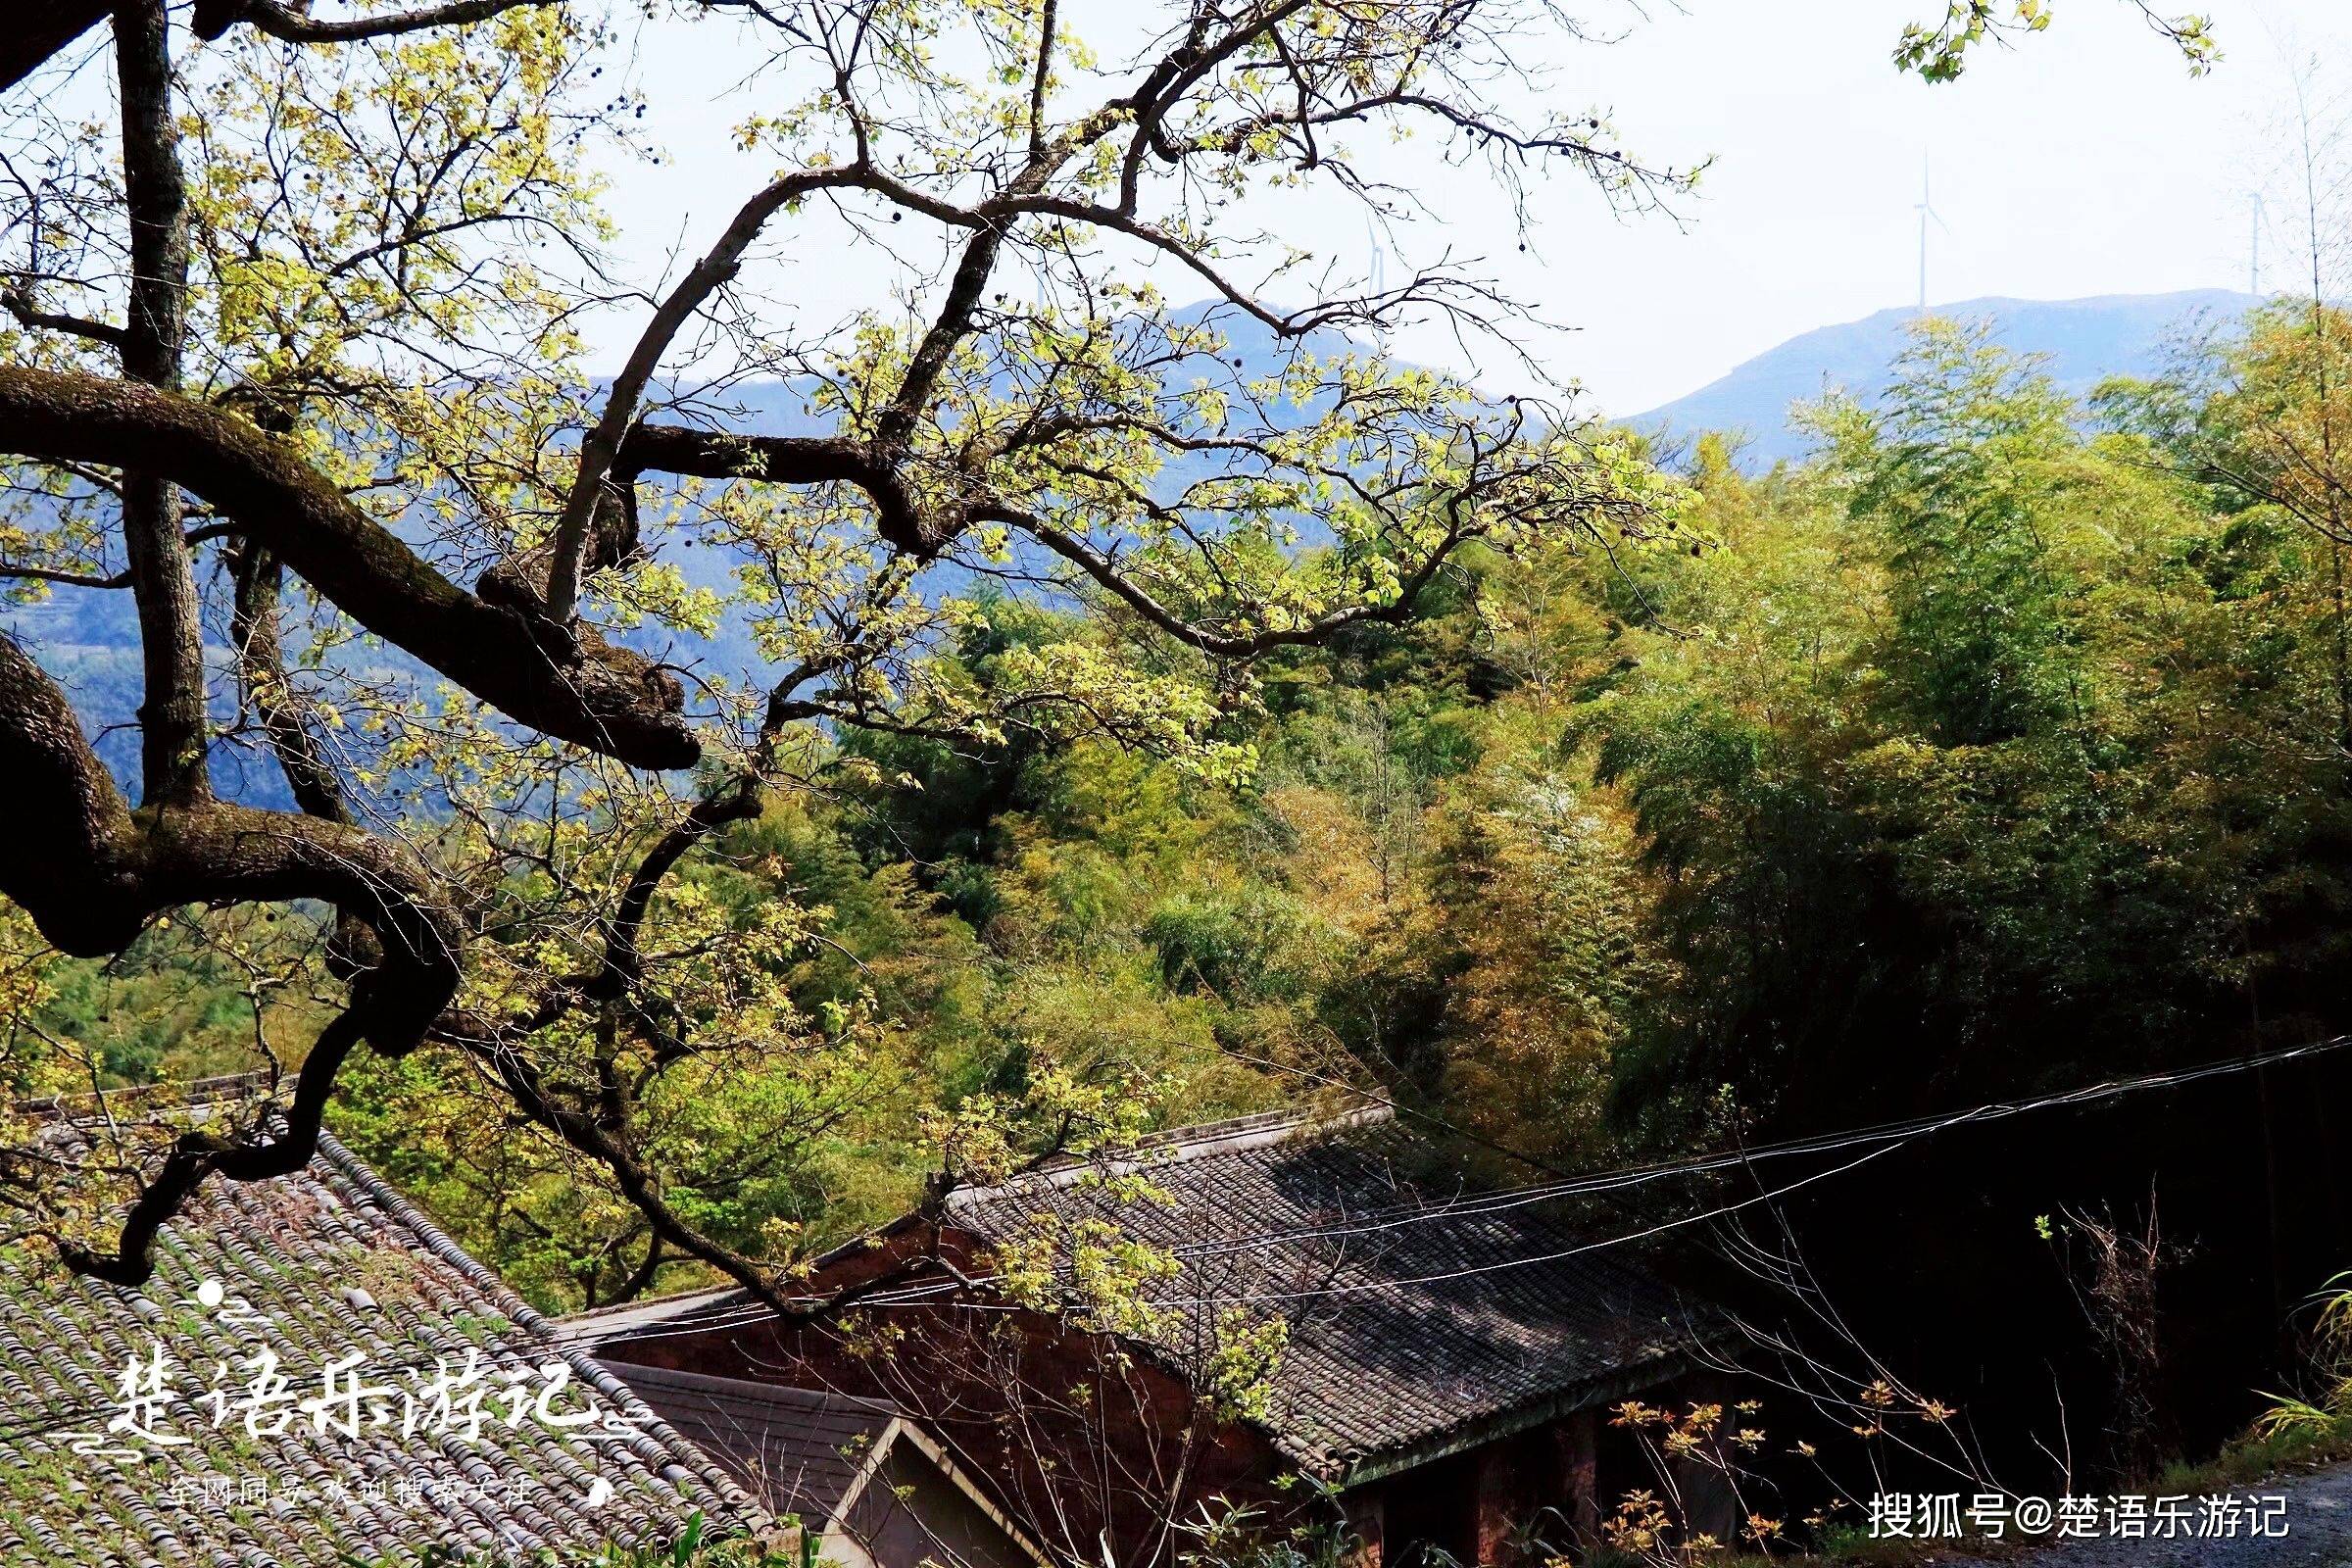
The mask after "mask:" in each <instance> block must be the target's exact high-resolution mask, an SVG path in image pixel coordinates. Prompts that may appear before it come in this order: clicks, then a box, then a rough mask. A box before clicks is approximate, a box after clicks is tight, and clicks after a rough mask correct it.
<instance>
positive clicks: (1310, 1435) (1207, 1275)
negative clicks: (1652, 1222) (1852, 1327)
mask: <svg viewBox="0 0 2352 1568" xmlns="http://www.w3.org/2000/svg"><path fill="white" fill-rule="evenodd" d="M1136 1169H1137V1171H1138V1173H1139V1174H1140V1175H1141V1177H1142V1178H1143V1179H1144V1180H1145V1181H1146V1182H1148V1183H1149V1184H1150V1185H1151V1186H1152V1187H1153V1188H1155V1189H1157V1190H1158V1192H1159V1193H1161V1194H1164V1195H1165V1198H1166V1200H1167V1201H1165V1202H1164V1203H1163V1202H1158V1201H1150V1200H1146V1201H1134V1202H1119V1201H1115V1200H1114V1198H1113V1196H1112V1193H1111V1191H1110V1189H1108V1188H1106V1187H1105V1185H1104V1184H1103V1182H1101V1181H1100V1180H1097V1179H1092V1178H1091V1177H1090V1175H1089V1173H1088V1172H1086V1171H1085V1170H1084V1169H1083V1168H1079V1167H1071V1168H1065V1169H1061V1170H1057V1171H1048V1172H1043V1173H1039V1174H1037V1175H1032V1176H1029V1177H1024V1178H1021V1179H1018V1180H1015V1181H1013V1182H1009V1183H1006V1184H1005V1185H1003V1186H999V1187H988V1188H966V1189H962V1190H959V1191H958V1192H956V1193H955V1194H953V1195H951V1197H950V1199H949V1206H950V1219H949V1223H951V1224H956V1225H960V1226H963V1227H966V1228H968V1229H970V1230H972V1231H975V1232H977V1233H978V1234H980V1235H981V1236H983V1237H984V1238H987V1239H989V1240H991V1241H998V1242H1001V1241H1004V1240H1006V1239H1009V1238H1013V1237H1016V1236H1019V1235H1022V1234H1024V1233H1026V1232H1027V1231H1028V1229H1029V1227H1030V1226H1031V1224H1032V1223H1033V1221H1032V1216H1034V1215H1037V1214H1039V1213H1040V1212H1050V1213H1053V1214H1056V1215H1059V1216H1061V1217H1062V1218H1064V1219H1075V1218H1080V1217H1086V1216H1098V1217H1109V1218H1113V1219H1114V1220H1115V1221H1116V1222H1117V1223H1118V1224H1119V1225H1120V1226H1121V1227H1122V1228H1123V1229H1124V1230H1125V1231H1127V1232H1128V1233H1129V1234H1130V1235H1133V1236H1136V1237H1138V1238H1140V1239H1142V1240H1144V1241H1147V1242H1149V1243H1151V1244H1152V1245H1153V1246H1156V1247H1164V1248H1168V1249H1172V1250H1175V1251H1176V1252H1177V1254H1178V1255H1179V1256H1180V1257H1181V1258H1182V1259H1183V1261H1184V1268H1183V1272H1182V1273H1181V1274H1180V1275H1178V1276H1177V1277H1176V1278H1175V1279H1173V1280H1170V1281H1167V1282H1165V1283H1163V1284H1161V1285H1158V1286H1156V1287H1153V1288H1152V1290H1151V1291H1150V1292H1149V1294H1150V1295H1151V1296H1152V1298H1153V1299H1158V1300H1161V1301H1163V1302H1166V1303H1168V1304H1169V1305H1170V1308H1171V1309H1170V1311H1169V1313H1168V1316H1167V1319H1166V1322H1167V1326H1166V1328H1165V1329H1164V1330H1162V1331H1160V1332H1158V1333H1155V1334H1154V1335H1153V1336H1152V1338H1153V1339H1154V1340H1155V1341H1157V1342H1159V1348H1161V1349H1162V1350H1163V1351H1165V1352H1168V1353H1169V1354H1170V1355H1171V1357H1172V1359H1174V1360H1175V1361H1177V1362H1178V1363H1179V1364H1180V1365H1181V1364H1185V1363H1187V1362H1188V1361H1189V1360H1190V1359H1192V1358H1194V1357H1197V1356H1198V1355H1199V1353H1200V1350H1201V1347H1202V1346H1204V1345H1205V1344H1206V1343H1207V1325H1208V1324H1209V1323H1210V1322H1212V1321H1213V1319H1214V1317H1215V1315H1216V1313H1217V1312H1218V1311H1219V1310H1220V1309H1221V1308H1224V1307H1227V1306H1232V1305H1241V1306H1245V1307H1247V1308H1249V1309H1250V1310H1252V1311H1255V1312H1257V1313H1261V1314H1268V1315H1275V1316H1280V1317H1282V1318H1284V1319H1285V1320H1286V1321H1287V1322H1288V1324H1289V1329H1290V1334H1289V1344H1288V1346H1287V1348H1286V1349H1285V1350H1284V1352H1283V1354H1282V1357H1281V1360H1280V1362H1279V1363H1278V1366H1277V1369H1276V1372H1275V1376H1274V1379H1273V1390H1272V1394H1273V1399H1272V1406H1273V1408H1272V1413H1271V1416H1270V1419H1269V1420H1268V1421H1267V1423H1266V1425H1267V1427H1268V1429H1269V1430H1270V1432H1271V1433H1272V1435H1273V1437H1274V1439H1275V1441H1276V1443H1277V1444H1278V1445H1279V1446H1282V1447H1283V1448H1284V1450H1285V1451H1287V1452H1288V1453H1289V1454H1290V1455H1291V1456H1292V1457H1293V1458H1294V1459H1296V1460H1298V1461H1299V1462H1300V1463H1302V1464H1304V1465H1306V1466H1307V1467H1308V1468H1310V1469H1312V1470H1315V1471H1317V1472H1319V1473H1322V1474H1326V1475H1330V1476H1333V1477H1339V1476H1343V1475H1346V1474H1348V1473H1349V1472H1350V1471H1353V1472H1356V1473H1358V1474H1361V1473H1364V1472H1366V1471H1370V1470H1378V1469H1381V1468H1390V1467H1393V1466H1394V1465H1395V1464H1396V1463H1397V1462H1400V1461H1409V1460H1412V1459H1415V1458H1418V1457H1427V1456H1430V1455H1432V1454H1434V1453H1437V1452H1443V1451H1446V1448H1448V1447H1451V1446H1457V1445H1459V1444H1460V1443H1463V1442H1467V1441H1475V1440H1477V1439H1478V1438H1481V1437H1483V1436H1485V1435H1488V1434H1492V1433H1494V1432H1495V1431H1497V1430H1503V1429H1508V1428H1510V1427H1511V1426H1514V1425H1522V1424H1526V1423H1527V1422H1528V1421H1532V1420H1538V1419H1543V1418H1544V1417H1546V1416H1548V1415H1550V1414H1554V1413H1561V1412H1565V1411H1567V1410H1571V1409H1575V1408H1579V1407H1582V1406H1586V1405H1592V1404H1597V1403H1603V1402H1607V1401H1609V1400H1613V1399H1615V1398H1619V1397H1626V1396H1627V1395H1629V1394H1631V1393H1633V1392H1634V1391H1636V1390H1640V1389H1643V1388H1648V1387H1652V1386H1654V1385H1655V1384H1656V1383H1657V1382H1659V1381H1662V1380H1664V1379H1666V1378H1668V1377H1672V1376H1674V1375H1676V1374H1678V1373H1679V1372H1681V1371H1683V1370H1685V1369H1686V1368H1687V1367H1688V1365H1689V1363H1690V1356H1691V1352H1692V1351H1694V1350H1695V1349H1696V1348H1698V1347H1699V1345H1700V1344H1701V1343H1702V1341H1703V1340H1704V1339H1705V1338H1707V1337H1708V1335H1709V1334H1711V1333H1712V1332H1713V1324H1714V1322H1715V1319H1714V1318H1713V1317H1712V1315H1711V1314H1710V1313H1708V1311H1707V1310H1706V1309H1705V1308H1703V1307H1701V1306H1698V1305H1696V1304H1694V1303H1692V1302H1691V1301H1690V1300H1689V1299H1686V1298H1683V1297H1680V1296H1678V1295H1677V1294H1676V1293H1675V1292H1673V1291H1670V1290H1669V1289H1668V1288H1667V1287H1665V1286H1664V1285H1663V1284H1661V1283H1660V1282H1659V1281H1658V1280H1656V1279H1655V1278H1654V1277H1653V1276H1651V1275H1649V1274H1648V1273H1646V1272H1644V1271H1643V1270H1642V1269H1641V1268H1639V1267H1638V1266H1635V1265H1633V1264H1631V1263H1628V1262H1626V1261H1624V1260H1623V1259H1622V1258H1621V1257H1620V1256H1618V1255H1616V1252H1615V1251H1613V1250H1604V1249H1593V1248H1590V1246H1589V1244H1590V1242H1591V1241H1592V1238H1591V1237H1589V1236H1586V1235H1584V1234H1581V1233H1580V1232H1578V1231H1576V1230H1575V1229H1573V1228H1571V1227H1570V1226H1568V1225H1567V1224H1565V1223H1564V1222H1563V1221H1562V1219H1561V1218H1560V1217H1559V1215H1558V1214H1557V1213H1556V1212H1554V1211H1553V1210H1552V1209H1551V1208H1550V1207H1548V1206H1547V1205H1545V1204H1543V1203H1537V1202H1523V1201H1513V1200H1510V1199H1508V1198H1505V1199H1503V1200H1502V1201H1495V1199H1494V1198H1493V1197H1492V1196H1484V1195H1481V1194H1480V1193H1479V1192H1478V1191H1477V1190H1475V1189H1469V1188H1465V1187H1464V1186H1463V1185H1462V1183H1461V1181H1460V1178H1459V1177H1458V1175H1456V1174H1453V1172H1455V1171H1457V1170H1458V1166H1453V1165H1450V1164H1449V1163H1448V1162H1447V1161H1446V1160H1445V1159H1444V1157H1443V1156H1442V1155H1441V1153H1440V1152H1439V1151H1438V1150H1437V1149H1436V1148H1434V1147H1433V1146H1432V1144H1431V1143H1430V1142H1429V1141H1428V1140H1425V1139H1423V1138H1421V1137H1419V1136H1417V1135H1415V1134H1413V1133H1411V1132H1409V1131H1407V1130H1405V1129H1404V1128H1402V1127H1400V1126H1399V1125H1398V1124H1397V1122H1396V1121H1395V1119H1394V1118H1393V1117H1392V1116H1391V1115H1390V1113H1389V1112H1388V1111H1387V1110H1386V1109H1385V1108H1365V1109H1359V1110H1357V1111H1355V1112H1353V1113H1351V1114H1349V1115H1347V1116H1343V1117H1340V1118H1337V1119H1336V1120H1333V1121H1325V1122H1320V1123H1315V1122H1308V1121H1305V1120H1301V1119H1299V1118H1293V1117H1279V1116H1277V1117H1266V1116H1257V1117H1250V1118H1248V1119H1246V1120H1244V1121H1240V1122H1232V1123H1223V1124H1218V1125H1216V1126H1211V1127H1203V1128H1195V1129H1190V1130H1187V1131H1185V1132H1183V1133H1178V1134H1171V1135H1165V1136H1163V1137H1162V1138H1160V1139H1157V1140H1154V1141H1152V1144H1151V1145H1150V1146H1149V1147H1147V1148H1146V1149H1145V1150H1143V1151H1141V1152H1139V1157H1138V1159H1137V1161H1136Z"/></svg>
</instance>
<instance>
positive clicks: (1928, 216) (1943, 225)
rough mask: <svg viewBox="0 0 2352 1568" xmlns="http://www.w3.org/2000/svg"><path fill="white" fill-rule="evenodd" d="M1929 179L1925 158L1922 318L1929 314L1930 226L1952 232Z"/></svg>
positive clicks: (1921, 230) (1921, 224)
mask: <svg viewBox="0 0 2352 1568" xmlns="http://www.w3.org/2000/svg"><path fill="white" fill-rule="evenodd" d="M1928 177H1929V176H1928V160H1927V159H1926V158H1925V157H1924V156H1923V157H1922V158H1921V159H1920V161H1919V313H1920V314H1921V315H1922V316H1925V315H1926V314H1927V313H1928V224H1929V223H1931V222H1933V223H1934V224H1935V225H1936V227H1937V228H1940V229H1942V230H1943V231H1944V232H1945V233H1946V234H1949V233H1950V232H1951V231H1952V225H1951V224H1949V223H1947V222H1945V221H1943V215H1942V214H1941V213H1939V212H1937V211H1936V202H1935V198H1934V196H1933V194H1932V193H1931V191H1930V188H1929V184H1928Z"/></svg>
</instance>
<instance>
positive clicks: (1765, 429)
mask: <svg viewBox="0 0 2352 1568" xmlns="http://www.w3.org/2000/svg"><path fill="white" fill-rule="evenodd" d="M2254 303H2255V301H2254V297H2253V296H2252V295H2249V294H2239V293H2233V292H2231V291H2230V290H2229V289H2218V288H2213V289H2191V290H2188V291H2186V292H2183V293H2180V294H2104V295H2100V296H2097V297H2095V298H2092V299H2081V300H2012V299H1999V298H1989V299H1977V300H1962V301H1960V302H1958V303H1957V304H1952V305H1943V306H1938V307H1936V314H1937V315H1939V316H1952V317H1959V318H1963V319H1973V318H1990V319H1992V320H1993V321H1994V322H1995V324H1996V332H1997V334H1998V336H1999V339H2000V341H2001V342H2002V343H2004V344H2006V345H2007V346H2008V347H2010V348H2012V349H2016V350H2019V351H2021V352H2026V353H2035V354H2044V355H2047V356H2048V357H2049V365H2050V370H2051V373H2052V374H2054V375H2055V376H2056V377H2057V378H2058V380H2059V382H2060V383H2061V384H2062V385H2064V386H2066V387H2067V388H2068V389H2069V390H2072V391H2076V392H2087V391H2088V390H2089V389H2090V388H2091V387H2093V386H2095V385H2096V384H2097V383H2098V382H2100V381H2101V380H2103V379H2105V378H2106V377H2108V376H2111V375H2145V374H2149V373H2151V372H2153V371H2155V370H2157V369H2159V368H2161V367H2162V363H2163V359H2164V355H2165V350H2166V347H2167V345H2168V344H2170V343H2172V342H2174V341H2176V340H2178V339H2179V338H2180V335H2181V334H2182V333H2184V332H2187V331H2191V330H2193V329H2194V328H2195V327H2196V326H2197V325H2198V323H2199V322H2200V321H2203V322H2215V321H2223V320H2227V319H2229V318H2231V317H2234V316H2236V315H2238V314H2239V313H2241V312H2243V311H2244V310H2246V309H2247V307H2249V306H2251V305H2252V304H2254ZM1918 317H1919V312H1918V311H1916V310H1913V309H1909V308H1906V309H1903V310H1897V311H1881V312H1879V313H1878V314H1877V315H1875V316H1866V317H1864V318H1863V319H1861V320H1859V321H1846V322H1843V323H1841V324H1839V325H1837V326H1824V327H1817V328H1815V329H1814V330H1813V331H1810V332H1805V333H1801V334H1799V335H1798V336H1796V337H1792V338H1790V339H1789V341H1788V342H1786V343H1783V344H1782V345H1780V347H1778V348H1775V349H1769V350H1767V351H1766V352H1764V353H1762V354H1759V355H1757V356H1756V357H1755V358H1754V359H1752V360H1749V361H1748V362H1747V363H1746V364H1744V365H1741V366H1740V367H1739V368H1736V369H1734V370H1732V371H1731V373H1729V374H1728V375H1725V376H1723V377H1721V378H1720V379H1718V380H1715V381H1710V382H1709V383H1707V384H1706V385H1705V386H1702V387H1700V388H1699V389H1698V390H1697V391H1695V392H1692V393H1691V394H1689V395H1688V396H1686V397H1680V398H1677V399H1675V400H1674V401H1673V402H1672V403H1668V404H1665V405H1664V406H1662V407H1660V408H1655V409H1652V410H1650V411H1649V412H1648V413H1646V414H1640V415H1636V416H1634V417H1632V418H1630V419H1628V420H1627V421H1626V422H1627V423H1628V424H1631V425H1633V426H1634V427H1635V428H1637V429H1641V430H1655V429H1661V428H1662V429H1664V430H1666V431H1668V432H1669V433H1672V434H1676V435H1694V434H1697V433H1699V432H1701V431H1705V430H1725V431H1733V430H1736V431H1740V432H1743V433H1744V434H1746V435H1747V436H1748V437H1749V439H1750V443H1751V444H1750V445H1749V446H1748V448H1747V450H1746V452H1745V454H1744V456H1745V460H1746V462H1747V463H1748V464H1749V465H1750V466H1758V467H1761V466H1770V465H1771V464H1772V463H1774V462H1775V461H1777V460H1779V459H1781V458H1794V457H1800V456H1802V455H1803V454H1804V452H1805V450H1806V448H1807V446H1808V444H1809V443H1808V440H1807V438H1806V437H1805V436H1804V435H1803V434H1802V433H1801V432H1798V431H1796V430H1793V429H1791V428H1790V427H1789V406H1790V405H1791V404H1793V403H1797V402H1800V401H1803V400H1806V399H1811V398H1818V397H1820V396H1821V394H1822V393H1823V392H1824V391H1825V390H1828V389H1829V388H1831V387H1843V388H1844V389H1846V390H1847V391H1850V392H1854V393H1857V394H1860V395H1862V396H1865V397H1867V396H1870V395H1872V394H1874V393H1876V392H1877V391H1879V390H1880V389H1881V388H1883V387H1885V386H1886V384H1887V366H1888V365H1889V364H1890V363H1891V362H1892V361H1893V359H1894V357H1895V355H1896V354H1898V353H1899V352H1901V350H1902V347H1903V342H1904V333H1905V330H1906V328H1907V327H1908V326H1909V325H1910V323H1911V322H1912V321H1914V320H1916V319H1918Z"/></svg>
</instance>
